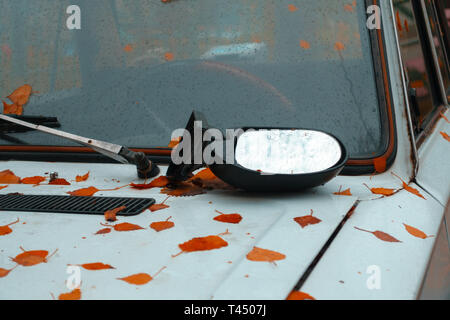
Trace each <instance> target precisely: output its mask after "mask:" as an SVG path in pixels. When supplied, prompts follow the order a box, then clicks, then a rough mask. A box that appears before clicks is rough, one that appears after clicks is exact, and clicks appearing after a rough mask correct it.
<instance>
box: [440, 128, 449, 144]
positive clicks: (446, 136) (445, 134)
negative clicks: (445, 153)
mask: <svg viewBox="0 0 450 320" xmlns="http://www.w3.org/2000/svg"><path fill="white" fill-rule="evenodd" d="M440 134H441V136H442V137H443V138H444V139H445V140H447V141H448V142H450V136H449V135H448V134H447V133H445V132H443V131H441V132H440Z"/></svg>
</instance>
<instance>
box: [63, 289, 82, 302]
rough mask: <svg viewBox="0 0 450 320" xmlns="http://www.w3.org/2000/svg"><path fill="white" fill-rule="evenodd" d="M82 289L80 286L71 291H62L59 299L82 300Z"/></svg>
mask: <svg viewBox="0 0 450 320" xmlns="http://www.w3.org/2000/svg"><path fill="white" fill-rule="evenodd" d="M80 299H81V290H80V289H79V288H77V289H74V290H72V291H71V292H69V293H62V294H60V295H59V296H58V300H80Z"/></svg>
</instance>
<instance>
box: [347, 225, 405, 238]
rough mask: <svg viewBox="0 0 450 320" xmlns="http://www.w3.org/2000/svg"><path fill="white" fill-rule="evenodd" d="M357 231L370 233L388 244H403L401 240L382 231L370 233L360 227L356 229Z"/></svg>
mask: <svg viewBox="0 0 450 320" xmlns="http://www.w3.org/2000/svg"><path fill="white" fill-rule="evenodd" d="M354 228H355V229H356V230H359V231H364V232H368V233H371V234H373V235H374V236H375V237H377V238H378V239H380V240H383V241H386V242H401V241H399V240H397V239H396V238H394V237H393V236H391V235H390V234H387V233H385V232H382V231H368V230H364V229H361V228H358V227H354Z"/></svg>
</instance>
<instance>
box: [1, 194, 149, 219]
mask: <svg viewBox="0 0 450 320" xmlns="http://www.w3.org/2000/svg"><path fill="white" fill-rule="evenodd" d="M154 203H155V200H154V199H152V198H118V197H79V196H56V195H21V194H9V195H0V211H31V212H56V213H71V214H99V215H103V214H104V213H105V211H107V210H111V209H114V208H118V207H121V206H125V207H126V209H124V210H122V211H120V212H119V213H118V215H122V216H132V215H136V214H139V213H141V212H142V211H144V210H145V209H147V208H148V207H149V206H151V205H152V204H154Z"/></svg>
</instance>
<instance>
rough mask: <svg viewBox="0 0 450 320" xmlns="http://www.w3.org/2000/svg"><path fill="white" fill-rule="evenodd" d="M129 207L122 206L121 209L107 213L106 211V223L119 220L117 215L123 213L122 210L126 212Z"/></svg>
mask: <svg viewBox="0 0 450 320" xmlns="http://www.w3.org/2000/svg"><path fill="white" fill-rule="evenodd" d="M126 208H127V207H125V206H121V207H118V208H115V209H111V210H107V211H105V214H104V215H105V220H106V221H111V222H114V221H116V220H117V218H116V215H117V213H119V212H120V211H122V210H125V209H126Z"/></svg>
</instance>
